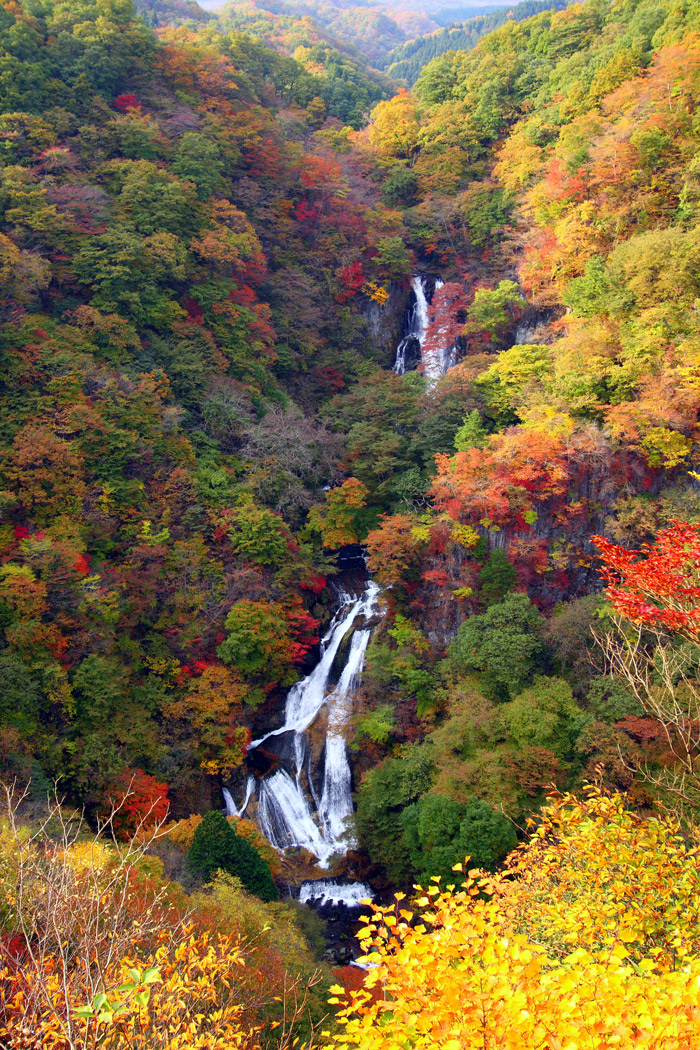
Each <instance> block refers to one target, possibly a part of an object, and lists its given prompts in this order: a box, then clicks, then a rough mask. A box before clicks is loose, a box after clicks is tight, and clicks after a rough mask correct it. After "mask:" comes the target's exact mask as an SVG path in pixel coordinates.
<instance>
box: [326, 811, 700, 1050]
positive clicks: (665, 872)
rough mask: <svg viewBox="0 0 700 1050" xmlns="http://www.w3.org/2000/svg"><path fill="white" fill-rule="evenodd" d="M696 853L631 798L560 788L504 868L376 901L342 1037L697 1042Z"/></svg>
mask: <svg viewBox="0 0 700 1050" xmlns="http://www.w3.org/2000/svg"><path fill="white" fill-rule="evenodd" d="M696 852H697V846H696V844H695V841H694V840H692V841H691V842H688V840H687V839H686V837H685V836H683V835H682V834H681V833H680V828H679V827H678V825H677V824H675V823H674V822H673V821H672V820H669V819H666V818H653V819H651V820H648V821H645V820H643V819H642V818H640V817H638V816H637V815H635V814H633V813H631V812H630V811H628V810H626V809H625V803H624V800H623V798H621V797H620V796H612V797H606V796H604V795H601V794H600V793H598V792H597V791H594V790H591V791H589V793H588V796H587V797H586V798H584V799H580V798H578V799H577V798H574V797H572V796H564V797H562V798H556V799H555V800H554V801H553V802H551V803H550V805H549V806H548V808H547V809H545V810H544V812H543V815H542V822H541V823H540V824H538V825H537V826H535V827H533V830H532V832H531V837H530V839H529V841H528V842H527V843H525V844H524V845H523V846H522V847H520V848H519V849H518V850H516V851H515V852H514V853H513V854H512V855H511V857H510V859H509V861H508V864H507V866H506V869H505V871H504V872H503V873H502V874H499V875H497V876H486V875H484V873H483V872H480V871H478V870H472V871H469V873H468V876H467V880H466V883H465V885H464V888H463V889H458V890H455V889H450V888H449V887H448V888H447V889H442V888H441V887H440V886H439V885H437V884H436V883H433V884H432V885H431V886H430V887H429V888H428V889H427V892H424V893H423V894H422V895H419V896H418V897H417V898H416V899H415V900H414V901H413V903H412V904H411V905H408V902H407V901H405V900H404V899H402V898H403V895H401V894H399V895H397V900H396V903H395V904H394V905H393V906H392V905H390V906H388V907H376V906H374V907H373V908H372V914H371V915H370V916H369V917H368V918H367V919H366V920H365V926H364V929H363V931H362V933H361V934H360V938H361V941H362V944H363V946H364V948H365V951H366V953H367V955H366V958H367V960H368V961H370V962H372V963H373V964H374V967H373V968H372V969H371V970H370V971H369V972H368V974H367V977H366V980H365V985H366V988H365V990H361V991H359V992H350V993H349V995H348V996H347V998H345V999H344V1000H343V999H340V1000H338V999H336V1001H339V1002H340V1003H341V1006H340V1013H339V1019H340V1022H341V1024H342V1033H341V1034H340V1035H338V1036H337V1037H336V1038H335V1039H334V1040H333V1041H332V1044H331V1045H332V1046H334V1047H338V1048H349V1047H352V1046H357V1047H363V1048H366V1050H369V1048H371V1047H376V1048H377V1050H379V1048H384V1047H386V1048H389V1047H392V1048H393V1047H397V1046H408V1045H411V1046H415V1047H425V1048H428V1047H434V1046H436V1045H439V1046H441V1047H448V1048H450V1050H468V1048H474V1050H476V1048H479V1050H482V1048H483V1047H485V1046H494V1047H495V1046H498V1047H503V1046H508V1047H513V1048H516V1047H523V1048H528V1050H531V1048H535V1047H537V1048H541V1050H545V1048H547V1050H559V1048H560V1047H562V1046H567V1045H571V1046H576V1047H581V1048H583V1047H585V1048H587V1050H603V1048H608V1047H611V1046H615V1045H622V1046H631V1045H635V1046H642V1047H649V1048H652V1047H654V1048H656V1050H681V1047H685V1048H692V1047H696V1046H698V1045H700V1043H699V1037H698V1032H697V1024H696V1016H697V1011H698V1007H699V1006H700V992H699V991H698V987H699V980H698V978H699V975H700V962H699V961H698V954H697V953H698V949H699V948H700V944H699V943H698V939H697V920H696V910H697V890H698V887H697V871H696V868H697V864H696ZM458 877H459V878H461V877H462V876H461V874H460V875H459V876H457V875H456V876H455V878H458ZM407 905H408V906H407ZM378 991H379V993H380V997H379V999H378V1000H377V999H376V996H377V992H378ZM335 992H336V994H337V995H339V994H341V993H342V992H343V989H342V988H340V987H337V988H336V989H335Z"/></svg>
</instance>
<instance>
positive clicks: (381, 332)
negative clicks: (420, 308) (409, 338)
mask: <svg viewBox="0 0 700 1050" xmlns="http://www.w3.org/2000/svg"><path fill="white" fill-rule="evenodd" d="M388 292H389V298H388V299H387V301H386V303H384V304H383V305H382V304H381V303H376V302H374V301H373V300H371V299H369V300H368V301H367V304H366V306H364V307H363V308H362V310H361V313H362V316H363V317H364V319H365V321H366V323H367V332H368V335H369V338H370V341H371V342H372V345H373V346H374V348H375V350H376V351H377V356H378V360H379V361H380V363H381V364H382V365H385V366H386V367H387V368H390V367H391V363H392V357H393V353H394V349H395V347H396V344H397V343H398V341H399V340H400V338H401V335H402V329H403V323H404V318H405V316H406V309H407V307H408V304H409V300H410V296H411V289H410V287H409V286H408V285H407V284H406V285H404V284H396V283H394V282H393V281H392V283H391V284H390V285H389V288H388Z"/></svg>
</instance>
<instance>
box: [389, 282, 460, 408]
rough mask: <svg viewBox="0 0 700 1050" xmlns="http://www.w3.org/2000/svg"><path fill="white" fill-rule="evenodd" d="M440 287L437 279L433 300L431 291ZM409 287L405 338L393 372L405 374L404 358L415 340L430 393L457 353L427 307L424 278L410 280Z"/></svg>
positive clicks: (455, 358) (450, 339) (428, 305)
mask: <svg viewBox="0 0 700 1050" xmlns="http://www.w3.org/2000/svg"><path fill="white" fill-rule="evenodd" d="M443 286H444V281H441V280H440V278H437V280H436V281H435V284H434V287H433V299H434V297H435V292H439V291H440V289H441V288H442V287H443ZM411 288H412V289H413V295H414V300H415V301H414V303H413V305H412V306H411V308H410V311H409V313H408V316H407V319H406V329H407V331H406V335H405V336H404V337H403V338H402V340H401V342H400V343H399V345H398V346H397V348H396V355H395V358H394V372H396V373H397V375H404V374H405V372H406V355H407V353H408V351H409V349H410V347H411V345H412V343H414V342H415V341H417V342H418V345H419V348H420V357H421V362H422V364H423V375H424V376H425V382H426V386H427V388H428V390H431V389H432V388H433V387H434V386H435V384H436V383H437V381H438V379H439V378H440V376H442V375H444V374H445V372H447V371H448V369H450V368H452V367H453V366H454V365H455V364H456V363H457V352H456V350H455V347H454V344H453V342H452V339H453V337H452V335H451V334H450V333H449V330H448V327H446V326H445V325H444V323H443V325H442V327H441V325H440V320H439V318H436V316H435V310H434V309H431V306H434V303H433V300H431V303H428V298H427V295H426V289H427V288H428V278H427V277H420V276H418V275H416V276H414V277H413V278H412V279H411Z"/></svg>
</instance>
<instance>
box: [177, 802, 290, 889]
mask: <svg viewBox="0 0 700 1050" xmlns="http://www.w3.org/2000/svg"><path fill="white" fill-rule="evenodd" d="M187 859H188V861H189V863H190V865H191V867H192V868H194V870H195V871H198V872H199V873H200V874H201V875H203V876H204V878H205V879H210V878H211V876H212V875H214V874H215V873H216V872H217V871H224V872H227V873H228V874H229V875H236V876H237V877H238V878H239V879H240V880H241V882H242V884H243V886H244V887H245V889H247V890H248V891H249V893H253V894H255V896H256V897H259V898H260V900H263V901H276V900H279V892H278V890H277V887H276V886H275V883H274V882H273V879H272V875H271V874H270V869H269V867H268V866H267V864H266V863H265V861H264V860H263V859H262V857H261V856H260V854H259V853H258V852H257V850H256V849H255V848H254V847H253V846H251V844H250V843H249V842H247V841H246V840H245V839H243V838H241V837H240V835H237V834H236V832H235V831H234V830H233V828H232V827H231V825H230V824H229V823H228V821H227V820H226V817H225V816H224V815H223V813H219V812H217V811H212V812H211V813H206V814H205V815H204V817H203V818H202V822H201V824H199V825H198V826H197V829H196V831H195V833H194V838H193V839H192V845H191V846H190V848H189V851H188V853H187Z"/></svg>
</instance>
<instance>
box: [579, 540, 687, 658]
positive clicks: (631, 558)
mask: <svg viewBox="0 0 700 1050" xmlns="http://www.w3.org/2000/svg"><path fill="white" fill-rule="evenodd" d="M595 543H596V546H597V547H598V549H599V551H600V552H601V557H602V559H603V570H602V571H603V578H604V579H605V581H606V583H607V596H608V598H609V600H610V602H611V604H612V607H613V609H614V610H615V611H616V612H618V613H620V615H621V616H624V617H625V618H626V619H628V620H631V621H632V622H633V623H635V624H640V625H646V626H650V627H655V628H663V629H665V630H667V631H672V632H674V633H676V634H679V635H681V636H682V637H685V638H687V639H689V640H690V641H693V642H696V641H697V640H698V637H699V636H700V575H699V567H700V527H698V526H697V525H691V524H689V523H688V522H682V521H674V522H672V523H671V524H670V525H669V527H668V528H666V529H662V530H661V532H659V534H658V535H657V536H656V539H655V540H654V542H653V543H650V544H646V545H645V546H644V547H643V548H642V549H641V550H638V551H630V550H626V549H625V548H623V547H620V546H618V545H617V544H615V543H611V542H610V541H609V540H607V539H605V538H604V537H602V536H597V537H596V538H595Z"/></svg>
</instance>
